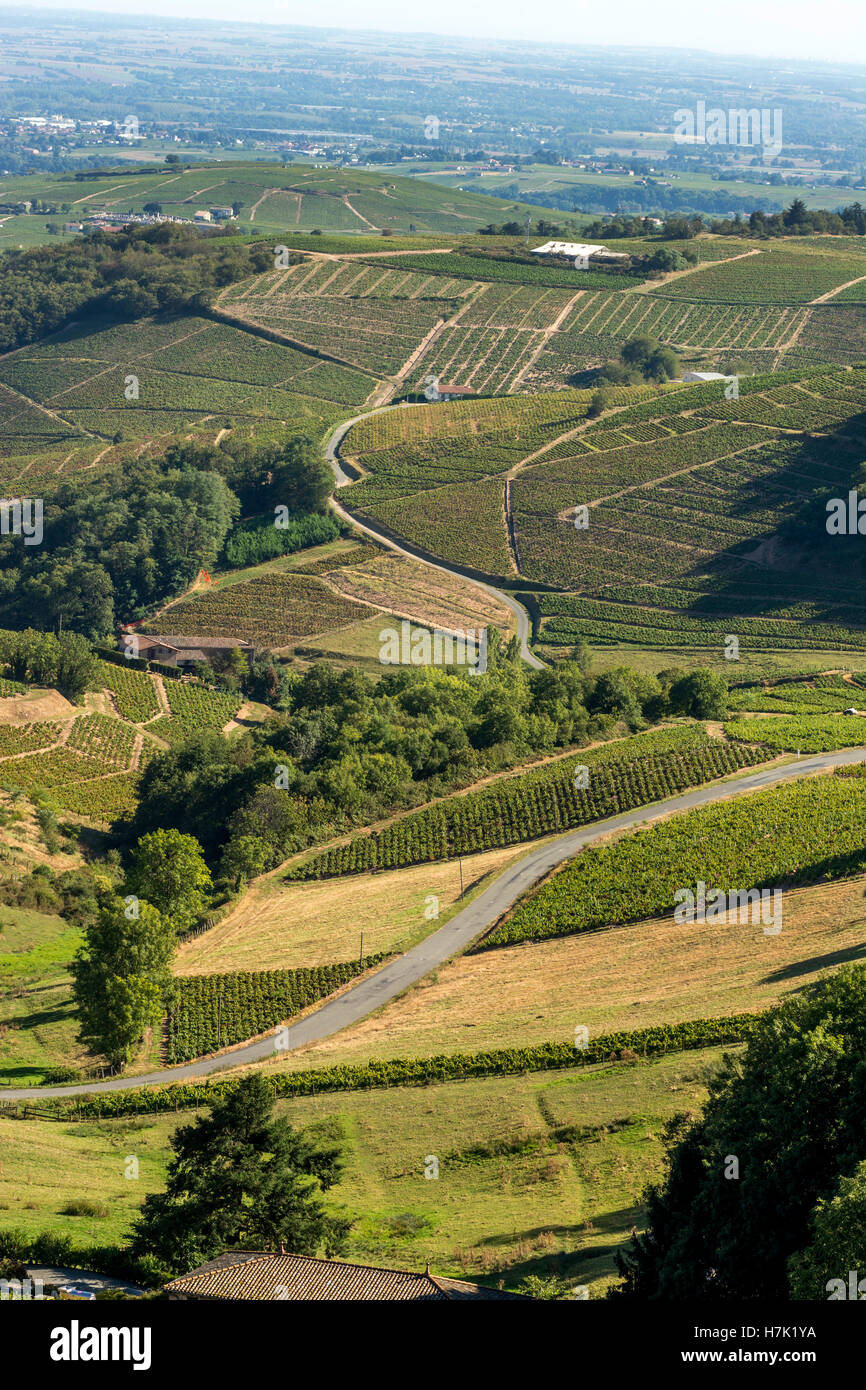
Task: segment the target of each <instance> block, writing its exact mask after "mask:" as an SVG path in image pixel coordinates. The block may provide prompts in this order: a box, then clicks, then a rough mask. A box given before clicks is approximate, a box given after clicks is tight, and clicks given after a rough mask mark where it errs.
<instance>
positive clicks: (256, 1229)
mask: <svg viewBox="0 0 866 1390" xmlns="http://www.w3.org/2000/svg"><path fill="white" fill-rule="evenodd" d="M272 1111H273V1099H272V1095H271V1091H270V1086H269V1083H268V1082H267V1081H266V1080H265V1078H264V1077H262V1076H250V1077H247V1078H245V1079H244V1080H243V1081H240V1082H239V1083H238V1084H237V1086H235V1087H233V1088H232V1090H230V1091H229V1092H228V1093H227V1094H225V1095H222V1096H216V1097H214V1098H213V1100H212V1102H211V1113H210V1115H208V1116H202V1117H200V1118H199V1119H197V1120H196V1121H194V1123H193V1124H191V1125H183V1126H182V1127H181V1128H180V1129H178V1130H177V1131H176V1132H175V1133H174V1135H173V1136H172V1139H171V1147H172V1149H173V1150H174V1156H173V1157H172V1159H171V1160H170V1161H169V1165H168V1177H167V1181H166V1189H165V1191H164V1192H157V1193H152V1194H151V1195H150V1196H148V1197H146V1198H145V1201H144V1205H143V1207H142V1211H141V1216H140V1218H139V1220H138V1222H137V1224H136V1228H135V1231H134V1234H133V1239H132V1246H131V1249H132V1253H133V1255H135V1256H138V1257H141V1256H150V1257H151V1258H155V1259H157V1260H159V1261H160V1262H161V1263H162V1264H164V1265H166V1266H167V1267H168V1268H170V1269H172V1270H173V1271H174V1272H175V1273H178V1274H179V1273H182V1272H186V1271H187V1270H189V1269H191V1268H194V1267H195V1266H196V1265H198V1264H201V1263H202V1262H203V1261H205V1260H210V1259H213V1258H214V1256H215V1255H221V1254H222V1253H223V1252H224V1251H225V1250H231V1249H238V1248H240V1249H247V1250H286V1249H288V1250H290V1251H291V1252H292V1253H293V1254H297V1255H316V1254H318V1253H319V1252H320V1251H322V1250H324V1253H325V1254H327V1255H334V1254H336V1253H338V1251H339V1250H340V1248H341V1247H342V1245H343V1243H344V1241H345V1237H346V1233H347V1231H348V1226H349V1223H348V1222H347V1221H345V1220H344V1219H342V1218H340V1217H337V1216H332V1215H329V1214H327V1213H326V1212H325V1210H324V1207H323V1205H322V1201H321V1193H322V1192H323V1191H327V1189H328V1188H329V1187H332V1186H333V1184H334V1183H335V1182H336V1181H337V1178H338V1177H339V1173H340V1152H339V1149H338V1148H337V1147H335V1146H331V1147H329V1148H326V1147H324V1146H317V1145H316V1144H315V1143H314V1142H313V1141H312V1140H311V1138H310V1137H309V1136H308V1135H306V1134H303V1133H300V1132H298V1131H296V1130H294V1129H293V1128H292V1126H291V1125H290V1123H289V1121H288V1120H286V1119H282V1118H276V1117H275V1116H274V1115H273V1113H272Z"/></svg>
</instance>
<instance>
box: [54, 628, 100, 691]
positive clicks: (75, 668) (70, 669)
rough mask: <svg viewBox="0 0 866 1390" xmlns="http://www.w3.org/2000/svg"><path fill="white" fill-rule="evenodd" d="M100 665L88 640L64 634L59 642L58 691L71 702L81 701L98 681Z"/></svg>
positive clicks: (73, 633)
mask: <svg viewBox="0 0 866 1390" xmlns="http://www.w3.org/2000/svg"><path fill="white" fill-rule="evenodd" d="M98 667H99V663H98V660H97V657H96V653H95V652H94V651H93V648H92V647H91V645H90V643H89V642H88V641H87V640H86V638H84V637H81V636H79V634H78V633H77V632H64V633H62V634H61V636H60V637H59V638H58V641H57V689H58V690H59V691H60V693H61V695H65V696H66V697H67V699H69V700H79V699H80V698H81V696H82V695H83V694H84V692H85V691H86V690H89V689H90V687H91V685H93V683H94V682H95V680H96V674H97V670H98Z"/></svg>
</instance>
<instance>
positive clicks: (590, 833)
mask: <svg viewBox="0 0 866 1390" xmlns="http://www.w3.org/2000/svg"><path fill="white" fill-rule="evenodd" d="M859 762H866V748H846V749H843V750H842V751H840V752H838V753H819V754H815V755H814V756H811V757H807V758H800V759H799V760H798V761H797V762H792V763H786V764H784V765H782V766H779V765H776V766H775V767H767V768H762V769H760V770H759V771H757V772H750V773H748V774H747V775H746V776H745V777H738V778H735V779H734V780H733V781H730V782H717V783H714V784H712V785H710V786H706V787H698V788H696V790H695V791H690V792H684V793H683V794H682V795H681V796H672V797H669V798H668V799H667V801H657V802H656V803H655V804H654V805H652V806H640V807H638V808H637V809H636V810H634V811H627V812H625V813H624V814H623V815H620V816H613V817H612V818H611V819H609V820H605V821H597V822H595V823H594V824H593V825H587V826H584V827H583V828H582V829H580V830H572V831H569V832H568V834H566V835H559V836H557V837H556V838H555V839H553V840H549V841H547V842H546V843H545V844H541V845H539V846H538V847H537V848H536V849H532V850H530V851H529V853H528V854H525V855H524V856H523V858H521V859H520V860H518V861H517V862H515V863H514V864H511V865H510V866H509V867H508V868H507V869H505V870H504V871H503V873H501V874H500V875H499V877H498V878H496V879H494V881H493V882H492V883H491V884H490V886H489V887H488V888H486V889H485V890H484V892H483V893H481V894H480V895H479V896H478V897H477V898H476V899H475V901H474V902H472V903H470V904H469V906H468V907H465V908H464V909H463V911H462V912H458V913H457V915H456V916H455V917H452V918H451V921H450V922H447V923H446V924H445V925H444V926H442V927H439V929H438V930H437V931H435V932H433V933H432V934H431V935H430V936H428V937H427V938H426V940H424V941H422V942H420V943H419V944H418V945H417V946H413V947H412V949H411V951H407V952H406V954H405V955H402V956H400V957H398V959H397V960H393V961H390V962H389V963H388V964H387V965H384V966H383V967H382V969H381V970H377V971H376V973H375V974H374V975H369V976H368V977H367V978H366V979H364V980H361V981H360V982H359V983H358V984H357V985H353V986H352V988H351V989H349V990H347V991H346V992H345V994H342V995H340V996H339V997H338V998H336V999H332V1000H330V1001H329V1002H328V1003H326V1004H323V1005H322V1007H321V1008H320V1009H316V1010H315V1012H314V1013H311V1014H309V1015H308V1016H307V1018H304V1019H301V1020H300V1022H298V1023H293V1024H292V1025H291V1027H289V1028H287V1029H285V1030H284V1032H283V1034H282V1036H281V1039H280V1041H281V1042H282V1044H283V1047H282V1048H281V1049H280V1050H281V1051H286V1052H292V1051H294V1050H295V1049H296V1048H299V1047H303V1046H305V1044H307V1043H313V1042H321V1040H322V1039H323V1038H329V1037H331V1036H332V1035H333V1034H334V1033H339V1032H341V1031H342V1030H343V1029H344V1028H348V1027H349V1026H350V1025H351V1024H353V1023H358V1022H359V1021H360V1019H362V1018H366V1017H367V1015H368V1014H371V1013H373V1012H374V1011H375V1010H376V1009H378V1008H380V1007H381V1006H382V1005H383V1004H386V1003H387V1002H388V1001H389V1000H390V999H394V998H395V997H396V996H397V995H398V994H402V992H403V990H405V989H408V988H409V986H410V985H413V984H415V983H416V982H417V981H418V980H421V979H423V978H424V976H425V975H428V974H429V973H430V971H431V970H435V969H436V968H437V966H440V965H442V964H444V962H445V961H446V960H448V959H449V957H451V956H453V955H454V954H455V953H456V952H458V951H462V950H463V949H464V948H465V947H467V946H468V945H470V943H471V942H473V941H474V940H475V939H476V937H478V936H480V935H481V933H482V932H483V931H484V929H485V928H486V927H489V926H492V925H493V923H494V922H496V921H497V920H498V919H499V918H500V917H501V916H502V914H503V912H505V911H506V909H507V908H509V907H511V905H512V903H514V902H516V900H517V899H518V898H519V897H520V896H521V895H522V894H523V893H525V892H526V891H527V889H529V888H531V887H532V885H533V884H534V883H537V882H538V880H539V879H540V878H543V877H544V875H545V874H546V873H549V872H550V870H551V869H553V868H555V867H556V866H557V865H558V864H561V863H562V862H563V861H564V860H566V859H570V858H571V857H572V856H573V855H575V854H576V853H577V852H578V850H581V849H583V848H584V847H585V846H586V845H591V844H592V843H593V842H594V841H596V840H600V839H601V838H602V837H603V836H605V835H609V834H610V833H611V831H613V830H625V829H628V828H629V827H631V826H635V825H639V824H640V823H641V822H642V821H650V820H656V819H658V818H659V817H660V816H665V815H669V814H670V813H671V812H672V811H689V810H692V809H693V808H694V807H696V806H706V805H708V804H709V803H710V802H714V801H728V800H730V799H731V798H732V797H735V796H744V795H746V794H747V793H749V792H754V791H760V790H762V789H763V788H765V787H771V786H775V785H776V784H778V783H780V782H787V781H790V780H791V779H792V778H797V777H803V776H806V775H807V774H808V773H811V772H820V771H822V770H823V769H827V768H832V767H840V766H842V765H844V764H847V763H859ZM275 1050H276V1048H275V1035H274V1034H269V1035H268V1037H266V1038H263V1039H260V1040H259V1041H258V1042H250V1043H242V1044H241V1045H240V1046H239V1047H236V1048H234V1049H233V1050H232V1051H231V1052H226V1053H223V1054H222V1055H221V1056H219V1057H203V1058H200V1059H198V1060H197V1061H194V1062H187V1063H186V1064H185V1065H184V1066H180V1067H167V1068H165V1069H164V1070H162V1071H156V1072H151V1073H150V1074H149V1075H147V1076H130V1077H122V1078H118V1079H117V1080H116V1081H94V1082H91V1083H89V1084H86V1085H81V1086H39V1087H30V1088H28V1089H24V1090H7V1089H6V1088H5V1087H0V1100H24V1099H28V1100H36V1099H37V1098H38V1097H39V1096H76V1095H92V1094H94V1093H98V1092H102V1091H125V1090H131V1089H134V1088H135V1087H140V1086H158V1085H163V1084H165V1083H166V1082H170V1081H189V1080H192V1079H194V1078H197V1077H203V1076H208V1075H210V1073H212V1072H216V1071H221V1070H224V1069H225V1068H226V1067H235V1066H245V1065H247V1064H249V1063H250V1062H261V1061H264V1060H265V1059H266V1058H269V1057H273V1056H274V1053H275Z"/></svg>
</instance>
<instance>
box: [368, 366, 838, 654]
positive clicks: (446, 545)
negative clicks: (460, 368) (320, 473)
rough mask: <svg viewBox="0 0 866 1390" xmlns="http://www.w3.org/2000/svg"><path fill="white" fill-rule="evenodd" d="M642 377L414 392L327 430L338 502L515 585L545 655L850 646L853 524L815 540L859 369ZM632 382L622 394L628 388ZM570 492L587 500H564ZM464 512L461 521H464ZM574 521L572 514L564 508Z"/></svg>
mask: <svg viewBox="0 0 866 1390" xmlns="http://www.w3.org/2000/svg"><path fill="white" fill-rule="evenodd" d="M725 389H726V384H725V383H724V382H710V383H706V384H701V385H692V386H682V387H677V388H670V389H668V390H667V391H664V392H661V393H660V392H658V391H656V390H654V389H652V388H620V394H619V396H618V397H616V398H615V400H619V401H622V402H625V401H627V400H629V398H630V392H635V391H636V392H637V393H643V399H642V400H639V403H638V404H637V405H634V406H627V407H625V408H615V409H614V410H613V411H611V412H609V413H608V414H606V416H605V418H603V419H601V420H591V419H589V418H588V415H587V412H588V407H589V399H590V393H588V392H587V393H581V392H572V393H570V392H556V393H551V394H541V395H536V396H533V397H532V398H531V401H526V402H525V403H524V402H523V401H517V400H513V401H509V400H499V401H497V402H487V403H478V404H475V403H472V402H460V403H456V402H455V403H453V404H451V405H446V406H437V407H431V408H430V409H436V410H437V411H440V412H442V413H441V414H439V415H437V416H436V419H437V422H439V421H441V424H439V426H438V428H437V432H436V443H435V444H434V442H433V440H432V438H429V437H428V436H427V429H428V428H429V423H428V421H429V416H428V415H427V412H426V411H425V409H424V408H419V409H418V410H413V411H411V412H410V411H406V412H399V413H394V414H391V415H384V416H377V417H373V418H371V419H369V420H367V421H364V422H362V423H361V424H359V425H357V426H355V427H353V429H352V430H351V431H350V432H349V434H348V435H347V436H346V439H345V440H344V443H343V446H342V449H343V453H344V455H345V456H346V457H348V458H350V459H354V460H355V462H356V463H357V465H358V468H359V470H360V472H361V475H362V480H361V481H360V482H358V483H356V484H354V485H353V486H352V487H350V488H349V489H347V490H346V491H344V492H343V494H342V499H341V500H343V501H344V503H345V504H346V505H347V506H348V507H349V509H350V510H353V511H357V512H358V513H359V514H360V515H364V516H368V517H370V518H371V519H372V520H373V521H374V522H375V523H378V524H380V525H382V526H384V527H385V528H387V529H389V530H391V531H394V532H397V533H399V534H400V535H403V536H406V537H408V538H409V539H410V540H412V541H414V542H415V543H416V544H419V545H422V546H425V547H426V548H428V549H430V550H432V551H434V552H435V553H436V554H439V555H442V556H444V557H446V558H447V559H449V560H451V561H452V562H453V563H456V564H461V565H465V566H470V567H474V568H478V569H482V568H483V569H487V570H488V571H489V572H490V573H493V574H499V575H505V576H509V575H510V576H512V577H513V576H515V575H519V576H521V577H523V578H524V579H525V581H526V589H527V591H532V589H533V586H534V585H538V586H539V588H538V589H537V590H536V592H535V594H534V597H533V598H532V599H531V602H532V605H533V611H534V613H535V618H536V635H537V637H538V639H539V640H540V641H541V642H542V643H543V644H544V646H545V647H546V648H547V649H549V650H550V651H551V653H552V654H554V655H555V654H556V652H557V651H558V650H559V651H562V650H564V649H566V648H568V647H570V646H573V645H574V643H575V642H577V641H579V640H585V641H588V642H590V643H591V644H593V645H602V646H603V645H606V644H607V645H622V646H631V647H645V648H671V649H681V650H686V651H697V650H701V649H702V650H706V651H713V650H715V651H716V652H717V653H719V654H720V655H721V652H722V649H723V647H724V642H725V638H726V636H728V635H729V634H734V635H735V636H737V637H738V640H739V641H740V643H741V645H742V646H743V648H748V649H760V650H763V651H785V650H798V649H801V650H814V651H817V652H822V651H823V652H827V651H834V650H835V651H843V650H855V651H860V650H866V629H864V619H863V615H864V612H866V607H864V592H866V576H864V574H863V571H862V567H861V566H860V565H859V562H858V555H859V552H857V551H856V549H855V547H856V545H857V540H858V537H857V536H856V535H854V536H845V535H842V536H830V535H828V532H827V503H828V501H830V499H833V498H843V499H844V498H847V496H848V491H849V489H850V488H853V487H855V486H856V484H857V480H858V478H860V477H861V468H862V459H863V454H864V448H866V424H864V413H863V407H864V405H866V370H864V369H863V368H861V367H855V368H851V369H844V368H840V369H835V370H824V371H812V372H806V373H802V372H801V373H800V374H797V373H789V374H787V375H786V376H785V377H783V378H782V379H781V382H778V383H777V380H776V379H774V378H773V377H743V378H740V380H739V397H738V399H731V400H728V399H726V396H725ZM632 398H633V397H632ZM582 508H584V509H585V512H583V513H581V510H580V509H582ZM467 516H471V517H472V519H473V525H472V527H471V528H467V527H466V526H465V518H466V517H467ZM576 523H578V524H576Z"/></svg>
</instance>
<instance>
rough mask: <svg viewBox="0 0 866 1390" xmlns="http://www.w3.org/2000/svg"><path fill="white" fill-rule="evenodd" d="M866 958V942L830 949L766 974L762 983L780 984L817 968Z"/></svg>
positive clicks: (828, 967)
mask: <svg viewBox="0 0 866 1390" xmlns="http://www.w3.org/2000/svg"><path fill="white" fill-rule="evenodd" d="M864 959H866V943H864V944H863V945H860V946H848V947H846V949H845V950H844V951H828V952H827V954H826V955H824V956H810V957H809V958H808V960H798V961H794V962H793V963H792V964H791V965H786V966H784V967H783V968H782V969H781V970H774V971H773V973H772V974H771V975H765V976H764V978H763V980H762V981H761V984H762V985H774V984H778V983H779V981H781V980H795V979H797V977H798V976H799V975H811V974H812V973H813V972H814V971H815V970H829V969H830V968H831V966H834V965H848V964H850V963H851V962H853V961H858V960H864Z"/></svg>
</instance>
